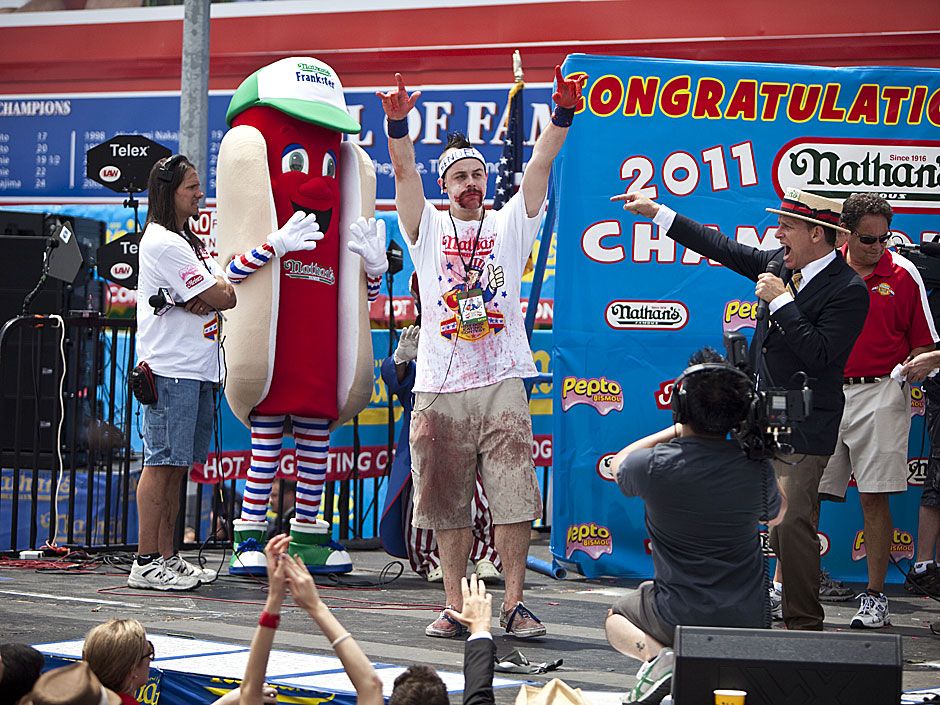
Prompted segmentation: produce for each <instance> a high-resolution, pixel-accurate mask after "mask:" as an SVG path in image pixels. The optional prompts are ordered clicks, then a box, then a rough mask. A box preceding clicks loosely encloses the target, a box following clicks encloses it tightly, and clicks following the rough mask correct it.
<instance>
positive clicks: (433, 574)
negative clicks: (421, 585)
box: [428, 566, 444, 583]
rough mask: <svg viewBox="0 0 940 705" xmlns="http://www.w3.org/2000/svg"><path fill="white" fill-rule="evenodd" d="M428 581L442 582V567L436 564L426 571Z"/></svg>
mask: <svg viewBox="0 0 940 705" xmlns="http://www.w3.org/2000/svg"><path fill="white" fill-rule="evenodd" d="M428 582H429V583H442V582H444V569H443V568H441V567H440V566H438V567H437V568H432V569H431V570H429V571H428Z"/></svg>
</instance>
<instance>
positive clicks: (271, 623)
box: [258, 612, 281, 629]
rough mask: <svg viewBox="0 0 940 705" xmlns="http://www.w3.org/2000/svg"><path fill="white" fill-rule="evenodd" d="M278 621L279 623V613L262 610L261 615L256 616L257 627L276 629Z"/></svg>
mask: <svg viewBox="0 0 940 705" xmlns="http://www.w3.org/2000/svg"><path fill="white" fill-rule="evenodd" d="M280 623H281V615H279V614H271V613H269V612H262V613H261V616H260V617H258V626H259V627H267V628H268V629H277V628H278V625H279V624H280Z"/></svg>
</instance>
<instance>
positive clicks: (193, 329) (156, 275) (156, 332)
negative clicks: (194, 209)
mask: <svg viewBox="0 0 940 705" xmlns="http://www.w3.org/2000/svg"><path fill="white" fill-rule="evenodd" d="M139 267H140V273H139V275H138V277H137V359H138V361H140V360H146V362H147V364H149V365H150V369H152V370H153V372H154V373H155V374H158V375H161V376H163V377H181V378H183V379H197V380H200V381H205V382H216V383H217V382H219V381H220V380H221V377H222V376H221V371H220V364H221V363H220V357H221V356H220V354H219V336H220V334H221V321H220V320H219V315H218V314H217V313H214V312H213V313H210V314H206V315H203V316H200V315H196V314H195V313H190V312H189V311H187V310H185V309H184V308H183V306H182V304H184V303H186V302H187V301H189V300H190V299H192V298H193V297H194V296H196V295H197V294H201V293H202V292H203V291H206V290H207V289H209V288H211V287H212V286H213V285H214V284H215V283H216V279H215V277H216V276H222V275H223V274H224V273H223V270H222V268H221V267H220V266H219V264H218V263H217V262H216V261H215V260H214V259H212V256H211V255H209V253H208V252H206V251H205V250H203V251H202V253H201V257H197V256H196V253H195V251H194V250H193V248H192V247H190V245H189V243H187V242H186V240H184V239H183V237H182V236H181V235H179V234H178V233H174V232H171V231H169V230H167V229H166V228H164V227H163V226H162V225H158V224H156V223H152V222H151V223H149V224H148V225H147V228H146V229H145V230H144V234H143V236H141V238H140V265H139ZM161 288H164V289H168V290H169V291H170V293H171V298H172V299H173V300H174V301H175V302H176V303H177V304H180V305H178V306H174V307H173V308H171V309H170V310H169V311H167V312H166V313H164V314H163V315H162V316H156V315H154V310H153V306H151V305H150V297H151V296H153V295H155V294H156V293H157V291H158V290H159V289H161Z"/></svg>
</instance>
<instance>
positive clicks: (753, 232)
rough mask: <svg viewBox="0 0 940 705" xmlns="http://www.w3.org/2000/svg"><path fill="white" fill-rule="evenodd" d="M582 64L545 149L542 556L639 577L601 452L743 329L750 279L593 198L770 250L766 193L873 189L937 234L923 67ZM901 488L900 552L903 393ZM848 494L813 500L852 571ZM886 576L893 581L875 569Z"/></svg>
mask: <svg viewBox="0 0 940 705" xmlns="http://www.w3.org/2000/svg"><path fill="white" fill-rule="evenodd" d="M578 71H583V72H585V73H587V75H588V81H587V85H586V87H585V101H584V105H583V106H582V107H581V109H580V110H579V113H578V114H577V115H576V117H575V120H574V124H573V126H572V128H571V130H570V133H569V135H568V138H567V141H566V143H565V146H564V148H563V150H562V153H561V155H560V156H559V158H558V160H556V179H557V180H556V186H557V187H558V194H559V196H560V199H559V201H560V207H559V214H558V233H559V242H558V250H559V251H558V264H557V272H556V276H557V282H556V285H555V287H556V303H555V305H556V308H557V311H558V314H559V315H558V318H557V320H556V322H555V329H554V348H553V370H554V374H555V391H554V409H555V412H556V413H555V415H554V422H553V428H554V439H555V458H556V462H555V472H556V477H555V494H554V513H553V516H552V552H553V554H554V555H555V556H556V557H557V558H558V559H560V560H565V561H569V562H571V563H573V564H575V566H576V567H577V568H578V569H579V570H580V571H581V572H583V573H584V574H586V575H588V576H597V575H602V574H606V575H623V576H631V577H650V576H651V574H652V561H651V559H650V556H649V546H648V538H647V533H646V528H645V524H644V512H643V505H642V502H641V501H640V500H638V499H627V498H625V497H623V496H622V495H621V494H620V492H619V490H618V488H617V485H616V483H615V481H614V477H613V471H612V470H611V468H610V467H609V461H610V457H611V455H612V454H613V453H615V452H616V451H618V450H620V449H621V448H623V447H624V446H625V445H627V444H628V443H630V442H631V441H633V440H636V439H637V438H640V437H642V436H644V435H646V434H648V433H651V432H653V431H656V430H658V429H661V428H663V427H665V426H667V425H668V424H669V423H670V421H671V415H670V411H669V410H668V409H669V402H670V394H671V388H672V380H673V379H674V378H675V377H676V376H677V375H678V374H679V373H680V372H681V371H682V370H683V369H684V368H685V366H686V362H687V359H688V356H689V354H690V353H692V352H693V351H694V350H696V349H698V348H700V347H702V346H703V345H711V346H712V347H715V348H718V349H722V333H723V332H724V331H727V330H738V329H742V330H746V331H749V330H753V326H754V320H755V297H754V285H753V283H751V282H749V281H747V280H746V279H744V278H742V277H740V276H738V275H736V274H734V273H732V272H730V271H727V270H725V269H724V268H723V267H721V266H719V265H716V264H713V263H710V262H708V261H707V260H705V261H703V259H702V258H701V257H699V256H698V255H696V254H695V253H693V252H691V251H688V250H685V248H683V247H679V246H677V245H676V243H675V242H673V241H672V240H671V239H669V238H668V237H666V236H665V235H664V234H663V233H661V232H659V231H658V228H657V227H656V226H655V225H653V224H652V223H651V222H650V221H648V220H646V219H644V218H634V217H633V216H631V215H629V214H627V213H625V212H624V211H623V210H622V208H621V205H620V204H619V203H611V202H610V201H609V198H610V197H611V196H613V195H615V194H618V193H624V192H638V191H641V192H643V193H644V194H646V195H649V196H650V197H653V198H656V199H657V200H658V201H659V202H661V203H663V204H665V205H668V206H670V207H671V208H673V209H675V210H676V211H677V212H679V213H682V214H683V215H686V216H689V217H691V218H693V219H694V220H697V221H699V222H701V223H705V224H710V225H714V226H716V227H718V228H719V229H720V230H721V231H722V232H723V233H725V234H727V235H728V236H730V237H733V238H735V239H736V240H737V241H738V242H741V243H745V244H749V245H753V246H755V247H760V248H764V249H773V248H776V247H777V246H778V245H777V241H776V238H775V235H774V228H775V226H776V219H777V216H776V215H773V214H770V213H767V212H765V210H764V209H765V208H766V207H772V208H776V207H778V206H779V204H780V199H781V195H782V193H783V189H785V188H787V187H798V188H802V189H805V190H808V191H812V192H816V193H820V194H823V195H827V196H830V197H833V198H840V199H841V198H845V197H847V196H848V195H850V194H851V193H853V192H858V191H870V192H874V193H880V194H882V195H883V196H884V197H885V198H887V199H888V200H889V202H890V203H891V204H892V206H893V207H894V209H895V212H896V216H895V219H894V221H893V223H892V230H894V231H895V232H897V233H899V234H900V235H901V237H902V239H906V240H908V241H910V242H914V243H919V242H921V241H923V240H932V239H935V238H937V236H938V230H940V227H938V219H937V215H938V209H940V141H938V140H940V71H936V70H931V69H915V68H839V69H836V68H821V67H810V66H783V65H769V64H743V63H695V62H680V61H671V60H655V59H634V58H619V57H600V56H587V55H572V56H569V57H568V59H567V61H566V63H565V66H564V72H565V73H566V74H571V73H573V72H578ZM912 402H913V405H912V413H914V414H915V415H916V416H915V423H914V425H913V429H912V431H911V439H912V442H911V446H910V448H911V456H912V457H911V472H910V480H909V484H910V486H911V489H910V491H908V492H907V493H905V494H903V495H898V496H894V497H892V500H891V506H892V512H893V517H894V524H895V527H897V528H896V530H895V534H894V540H893V542H892V543H893V545H892V550H893V552H894V554H895V555H896V556H904V557H911V556H912V555H913V537H914V535H915V532H916V525H917V506H918V501H919V497H920V490H919V489H918V487H917V486H918V485H919V484H922V483H923V473H924V464H923V462H922V460H921V459H922V458H924V457H925V456H926V455H927V453H926V449H925V444H924V443H923V442H922V430H921V429H922V426H921V420H922V417H921V415H922V414H923V399H922V398H921V396H920V391H919V390H915V393H914V398H913V399H912ZM861 529H862V519H861V511H860V509H859V506H858V498H857V493H856V492H855V489H854V488H852V489H850V492H849V496H848V498H847V502H846V503H845V504H844V505H840V506H835V505H831V504H826V505H824V507H823V510H822V520H821V526H820V533H821V534H822V538H823V541H822V544H823V547H822V550H823V552H824V554H825V555H824V557H823V564H824V566H825V567H827V568H828V569H829V570H830V571H831V572H832V573H833V574H834V575H836V576H837V577H840V578H843V579H848V580H862V579H864V577H865V571H866V566H865V562H864V561H862V560H861V558H862V557H863V555H864V541H863V537H862V535H861V533H860V532H861ZM888 579H889V580H890V581H892V582H897V581H899V580H902V579H903V576H901V575H900V574H899V573H898V572H897V571H891V572H889V574H888Z"/></svg>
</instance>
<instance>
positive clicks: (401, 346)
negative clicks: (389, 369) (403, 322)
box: [392, 326, 421, 365]
mask: <svg viewBox="0 0 940 705" xmlns="http://www.w3.org/2000/svg"><path fill="white" fill-rule="evenodd" d="M420 335H421V327H420V326H407V327H405V328H403V329H402V331H401V336H399V338H398V347H397V348H395V354H394V355H392V359H393V360H394V361H395V364H396V365H401V364H403V363H405V362H411V361H412V360H414V359H416V358H417V357H418V337H419V336H420Z"/></svg>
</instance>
